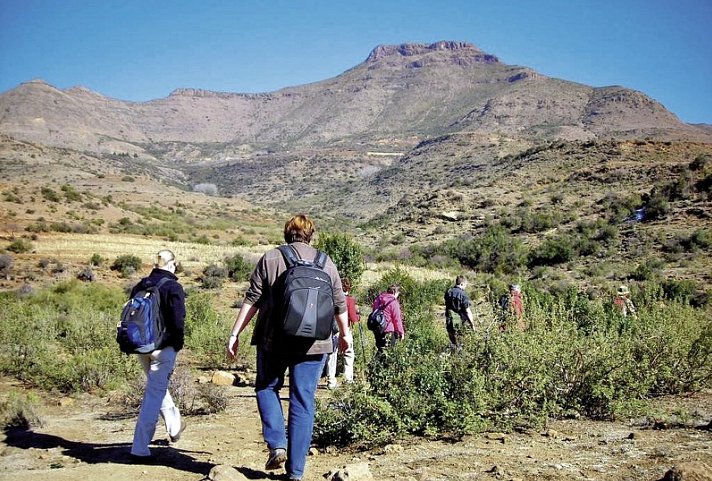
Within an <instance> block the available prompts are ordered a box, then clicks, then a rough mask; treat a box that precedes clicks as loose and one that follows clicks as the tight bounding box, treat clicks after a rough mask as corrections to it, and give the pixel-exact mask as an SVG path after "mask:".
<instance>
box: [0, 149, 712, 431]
mask: <svg viewBox="0 0 712 481" xmlns="http://www.w3.org/2000/svg"><path fill="white" fill-rule="evenodd" d="M710 164H711V162H710V159H709V157H708V156H699V157H697V158H695V160H694V161H693V162H692V163H690V165H689V166H687V167H685V168H680V169H679V170H678V171H677V172H676V174H677V175H676V177H675V178H672V179H668V180H665V181H662V180H661V181H659V182H657V183H656V184H655V186H654V187H653V188H651V189H650V190H649V192H647V193H644V194H635V193H632V194H626V195H621V194H618V193H613V192H609V193H606V194H603V195H602V196H601V197H600V199H598V201H597V203H596V204H595V205H594V206H593V207H591V208H592V209H594V210H595V212H593V214H591V213H590V212H589V215H586V216H580V215H579V214H578V213H574V212H573V211H572V209H571V208H570V207H571V206H570V205H568V206H567V204H566V203H565V199H564V198H563V196H561V195H558V194H556V193H553V194H550V202H551V206H550V208H549V206H547V207H546V208H542V207H534V206H533V205H531V204H529V203H528V202H526V201H524V202H522V203H521V204H520V205H518V206H517V207H516V208H515V209H514V210H512V211H511V213H509V212H508V211H506V210H502V211H499V212H498V213H497V215H491V216H488V217H486V218H485V220H484V222H483V223H482V224H481V226H480V227H479V228H478V230H476V231H475V230H473V231H471V232H465V233H462V234H461V235H459V236H457V237H456V238H451V239H450V240H445V241H437V242H423V243H420V244H409V243H408V241H407V233H406V232H397V231H393V232H387V235H384V239H385V240H384V241H383V243H382V244H381V245H379V246H378V248H377V249H369V248H366V247H363V246H360V245H359V244H358V243H356V242H355V241H354V240H353V239H352V238H351V237H350V236H349V235H347V234H343V233H338V234H336V233H330V232H328V230H327V229H325V230H323V231H322V232H323V233H320V235H318V237H317V239H316V243H315V245H316V246H317V247H319V248H321V249H323V250H325V251H327V252H328V253H329V254H330V255H331V257H332V259H334V262H335V263H336V264H337V266H338V267H339V269H340V271H341V272H342V275H343V276H344V277H350V278H351V279H352V280H353V281H354V282H355V284H356V286H357V288H356V290H355V292H354V294H355V295H356V297H357V299H358V300H359V304H360V305H361V306H362V314H366V312H364V311H367V310H368V309H367V308H366V307H365V306H367V305H368V304H369V303H370V301H371V300H372V298H373V296H374V295H375V294H376V293H378V292H379V291H380V290H383V289H385V287H386V286H387V285H388V284H390V283H398V284H400V285H401V287H402V297H401V302H402V305H403V308H404V313H405V319H406V328H407V332H408V335H407V338H406V340H405V341H404V342H402V343H400V344H399V345H397V346H396V347H395V348H394V349H391V350H390V351H388V352H387V353H386V354H385V355H383V356H376V355H375V354H374V353H375V347H374V346H373V339H372V335H371V334H370V333H369V332H368V331H366V330H365V324H364V323H362V325H361V326H359V327H360V328H358V327H357V328H356V329H355V332H354V334H355V349H356V353H357V366H358V367H357V382H356V383H355V384H354V385H353V386H351V387H347V388H345V389H341V390H338V391H335V392H334V393H332V394H330V395H329V397H327V398H325V399H322V400H320V406H319V410H318V416H317V423H316V429H315V433H316V441H317V442H318V443H320V444H342V445H343V444H359V445H374V444H381V443H386V442H389V441H392V440H394V439H397V438H401V437H403V436H408V435H419V436H438V437H441V436H455V437H457V436H461V435H464V434H466V433H471V432H477V431H483V430H510V429H515V428H526V427H531V426H541V425H543V424H545V423H546V420H547V419H549V418H551V417H568V416H587V417H592V418H604V419H605V418H613V417H619V416H627V415H633V414H640V413H646V412H648V411H647V408H646V404H645V401H646V399H649V398H651V397H653V396H659V395H662V394H670V393H673V394H676V393H687V392H694V391H697V390H700V389H705V388H710V387H712V315H711V305H710V302H709V290H708V289H707V288H706V286H704V285H703V284H702V283H700V282H699V281H696V280H692V279H684V278H679V279H678V278H672V277H665V276H664V275H663V273H664V272H665V269H666V268H667V267H668V266H669V263H671V262H683V261H684V262H689V263H694V262H696V260H698V259H701V258H703V257H709V255H710V249H711V248H712V231H711V230H710V228H709V227H708V226H704V225H702V226H699V225H698V226H695V227H691V228H689V229H687V230H683V229H678V230H676V231H675V232H674V234H671V235H667V236H663V235H651V236H649V237H648V238H644V237H645V236H639V237H635V236H633V235H632V234H631V231H632V230H633V226H636V225H641V226H645V225H649V224H650V223H654V222H659V221H660V220H662V219H665V218H666V216H669V215H670V212H671V208H672V206H673V204H674V203H676V202H682V201H686V200H690V199H707V200H709V199H710V192H711V190H712V189H711V186H712V181H710V173H709V168H710ZM124 180H125V181H127V182H129V181H133V180H134V179H133V178H131V179H128V178H126V179H124ZM58 185H59V184H58ZM4 194H5V198H6V199H7V200H9V201H12V202H15V203H22V202H23V201H24V200H23V198H22V196H21V195H20V194H19V193H18V191H7V192H5V193H4ZM38 194H39V195H38V198H40V199H41V200H42V201H43V202H44V203H47V204H48V205H50V206H51V207H55V205H56V204H64V205H67V204H74V205H82V206H84V207H83V208H86V209H88V210H92V209H91V208H90V206H87V205H86V204H87V203H89V204H91V205H98V202H99V201H98V200H97V201H96V202H94V200H96V198H94V197H92V196H90V195H88V194H87V193H85V192H78V191H76V190H74V189H73V188H71V187H70V186H61V187H55V188H51V187H43V188H41V189H40V190H39V192H38ZM488 202H489V201H488V199H485V200H483V201H482V203H483V205H485V204H488ZM101 203H102V205H109V204H110V205H115V204H114V201H113V199H111V198H110V196H106V197H104V198H102V199H101ZM120 207H121V208H122V209H124V210H126V211H127V212H129V214H127V215H126V217H122V218H119V220H117V221H111V222H107V223H106V225H105V226H104V228H105V229H109V230H110V231H111V232H113V233H116V234H133V235H136V234H138V235H141V236H158V237H161V238H163V239H167V240H176V239H178V238H183V239H188V240H190V241H192V242H194V243H196V242H197V243H201V244H213V243H215V244H217V243H219V242H220V241H218V240H217V239H216V238H215V237H214V235H215V234H214V232H215V231H220V230H223V231H224V230H227V229H235V230H236V231H237V230H238V229H237V228H236V226H237V225H238V223H237V222H236V221H235V219H230V218H229V217H218V216H215V217H213V218H211V216H210V215H207V214H206V215H205V216H204V217H202V218H199V216H197V215H194V213H192V212H191V211H190V209H189V208H187V207H186V206H180V205H176V206H175V207H173V208H162V207H141V206H136V205H131V204H126V203H122V204H121V206H120ZM567 208H568V210H567ZM77 210H79V209H77ZM211 212H212V211H211ZM636 215H639V216H640V217H636ZM70 218H71V216H70ZM72 219H73V222H72V223H69V222H67V221H58V222H51V223H50V222H48V221H45V220H44V219H41V220H39V219H38V220H37V221H36V222H35V223H34V224H30V225H29V227H28V228H27V231H28V232H30V233H32V234H34V233H38V232H49V231H58V232H75V233H77V232H91V231H92V230H91V229H96V228H98V227H99V226H101V225H102V224H101V223H100V222H98V221H99V220H101V219H96V220H87V219H82V218H81V215H76V218H72ZM376 224H377V223H374V224H370V225H363V226H361V227H363V228H365V229H366V228H373V227H376ZM229 234H230V235H231V236H232V237H231V238H232V239H233V240H232V241H229V240H228V241H226V242H229V243H230V245H232V246H254V245H255V244H267V243H278V242H279V235H278V234H277V231H276V230H256V229H253V228H252V227H245V226H244V225H240V229H239V232H230V233H229ZM532 234H536V236H532ZM40 242H42V241H41V240H40V241H39V242H36V241H35V240H33V239H31V238H30V239H28V238H25V237H22V238H13V239H12V240H11V241H10V243H9V244H6V245H5V249H6V251H7V253H2V254H0V275H2V276H7V277H10V276H11V275H12V274H13V272H14V271H15V270H16V268H17V267H16V266H17V262H16V259H15V257H16V256H18V258H19V256H22V255H28V253H30V252H31V251H32V250H33V248H34V246H36V245H41V244H40ZM652 244H655V248H651V247H650V246H651V245H652ZM384 246H385V247H384ZM92 249H94V247H92ZM96 249H97V253H95V254H93V255H91V258H90V259H88V263H90V264H91V265H92V266H94V267H99V266H101V265H107V266H108V267H109V268H110V269H112V270H114V271H116V272H117V273H118V274H119V276H120V277H121V278H122V279H129V278H131V279H133V280H135V279H136V275H137V272H139V270H140V269H141V268H142V264H141V259H140V258H138V257H136V256H134V255H125V256H120V257H119V258H117V259H115V260H114V261H113V263H111V261H110V260H109V259H110V257H109V256H108V255H106V254H105V253H100V252H101V251H100V247H99V246H97V247H96ZM626 250H627V252H634V253H635V255H636V256H637V258H636V259H635V260H633V261H629V262H627V263H625V264H624V263H618V260H619V259H618V258H617V257H616V255H617V254H619V253H620V252H624V251H626ZM91 252H92V251H91V250H90V251H88V253H87V254H86V255H85V257H84V259H85V262H86V261H87V259H86V258H88V257H89V254H90V253H91ZM364 258H369V259H370V260H374V261H377V262H381V261H382V262H387V263H390V264H395V265H396V266H397V267H395V268H394V269H391V270H389V271H387V272H386V273H385V274H384V275H382V276H381V277H379V278H378V279H377V280H376V281H375V282H374V283H371V282H370V281H369V283H368V284H366V283H363V284H360V283H359V280H360V279H362V278H363V277H365V276H363V274H364V264H363V262H362V261H363V259H364ZM221 259H222V260H221ZM578 261H582V265H583V266H584V267H581V269H582V271H583V272H584V274H585V275H586V276H588V277H590V278H591V280H592V281H591V283H590V284H591V285H592V286H594V285H595V286H594V287H591V286H588V287H580V288H579V287H575V286H574V285H573V283H571V282H569V280H568V279H564V278H563V277H558V276H557V275H556V273H555V271H554V268H557V267H558V268H560V269H561V271H564V270H567V269H569V266H573V265H574V263H575V262H578ZM33 262H34V263H37V265H39V267H40V268H41V269H43V270H44V271H45V272H46V273H49V274H53V275H58V276H59V275H60V274H63V273H65V272H66V270H67V267H66V265H64V262H62V261H59V260H57V259H54V258H52V257H51V256H47V258H42V259H40V260H39V262H37V261H36V260H34V261H33ZM614 262H616V264H615V265H612V264H613V263H614ZM196 264H198V263H197V262H196ZM412 266H417V267H420V268H428V269H438V270H439V271H440V272H441V273H443V275H441V276H439V277H440V278H442V277H443V276H445V277H447V278H448V280H447V281H443V280H423V279H416V278H414V277H413V276H412V275H411V271H412V269H411V267H412ZM252 268H253V265H252V260H251V259H249V258H246V257H244V256H243V255H238V254H236V255H233V256H227V257H223V253H222V252H221V253H220V254H219V256H216V257H215V258H211V260H210V261H209V262H205V263H203V264H201V265H200V267H199V268H198V269H196V271H195V272H194V273H193V275H194V276H195V277H194V279H195V280H196V281H198V282H200V288H199V289H198V288H192V289H189V290H188V294H189V295H188V298H187V311H188V319H187V324H186V325H187V332H186V355H185V356H181V359H184V360H185V361H184V362H186V364H183V365H181V366H179V369H177V371H176V375H175V376H174V387H175V389H176V392H177V393H178V394H177V395H176V399H177V401H178V402H179V404H181V406H184V407H187V408H188V410H189V411H190V412H205V411H216V410H219V409H222V408H224V403H225V398H224V396H223V395H221V393H220V392H219V391H213V392H208V391H209V388H205V390H204V391H205V392H200V393H196V392H195V388H194V387H191V385H192V383H191V381H190V379H191V376H190V373H189V371H188V370H189V369H191V368H193V369H195V368H200V369H214V368H218V367H221V368H229V367H235V366H231V365H229V364H227V361H226V359H225V356H224V343H225V333H226V332H228V330H229V328H230V325H231V324H232V322H233V319H234V312H233V311H226V310H224V309H223V310H221V308H220V307H219V306H220V304H221V302H220V301H221V300H222V299H221V297H220V296H221V295H222V294H223V292H224V291H223V290H221V289H225V287H226V285H227V286H228V287H230V288H231V289H234V288H235V284H234V283H238V284H237V286H239V287H238V289H240V288H242V286H241V285H240V284H239V283H242V282H244V281H245V280H246V279H247V276H248V275H249V273H250V272H251V270H252ZM462 270H465V271H466V272H467V275H468V277H469V278H470V279H471V286H472V288H471V294H472V297H473V299H477V300H478V302H479V304H478V319H479V320H480V324H479V326H478V330H477V331H476V332H474V333H472V334H471V335H470V336H469V337H468V338H467V339H466V341H465V343H464V347H463V349H462V350H461V351H454V352H453V351H451V350H449V348H448V340H447V335H446V333H445V331H444V328H443V325H442V324H443V323H442V319H441V317H442V316H441V313H440V310H439V309H440V305H441V304H442V295H443V292H444V290H445V288H446V287H448V286H449V284H450V283H451V280H450V279H451V278H454V276H455V275H456V274H457V273H460V272H461V271H462ZM29 280H30V281H31V280H32V279H29ZM509 280H517V281H519V282H520V283H522V284H524V287H525V299H526V309H527V321H528V323H529V326H530V328H529V330H528V331H526V332H518V331H516V330H515V331H513V330H506V331H504V332H501V331H500V330H499V329H498V328H497V325H498V321H497V317H498V313H497V310H496V308H495V306H496V302H495V299H496V294H497V293H501V292H503V290H504V288H505V286H506V284H507V282H508V281H509ZM126 282H128V281H126ZM618 282H626V283H629V284H630V285H631V288H632V290H633V299H634V302H635V303H636V305H637V307H638V311H639V314H638V316H637V317H635V318H621V317H620V316H618V315H617V314H616V313H615V312H613V311H612V310H611V309H610V307H609V304H610V294H611V292H610V289H611V288H614V285H615V284H617V283H618ZM606 286H608V287H606ZM125 296H126V293H125V292H124V291H123V290H122V289H120V288H118V287H113V288H112V287H107V286H103V285H102V284H100V283H96V282H94V283H82V282H78V281H76V280H73V281H67V280H63V281H59V282H55V283H54V284H53V285H51V286H49V287H46V288H37V289H35V288H32V287H29V285H27V287H23V288H22V289H19V290H18V291H16V292H5V293H1V294H0V305H2V313H1V314H0V372H1V373H3V374H5V375H12V376H15V377H17V378H18V379H21V380H23V381H25V382H26V383H28V385H31V386H35V387H38V388H41V389H46V390H51V391H58V392H62V393H75V392H78V391H92V392H98V393H106V392H108V391H113V390H117V389H118V390H125V391H127V392H131V391H140V390H137V389H132V386H135V385H136V383H137V379H141V375H140V373H139V369H138V364H137V363H136V362H135V360H134V359H132V358H131V357H128V356H125V355H122V354H120V353H119V351H118V349H117V348H116V345H115V342H114V335H115V326H116V322H117V319H118V313H119V311H120V307H121V305H122V303H123V302H124V300H125ZM236 298H239V296H236ZM222 304H224V302H223V303H222ZM230 307H235V306H230ZM223 308H224V306H223ZM364 317H365V315H364ZM362 329H363V330H362ZM247 338H249V333H245V334H244V335H243V339H247ZM240 349H241V353H240V359H241V361H240V362H241V365H240V366H239V367H240V368H247V367H251V364H252V363H253V362H254V352H253V349H251V348H250V346H249V343H248V342H243V343H242V345H241V346H240ZM188 363H189V364H188ZM34 404H35V400H33V399H30V398H29V397H26V398H22V397H18V396H16V395H15V394H13V395H12V396H11V397H10V398H9V399H8V400H7V401H6V402H5V405H4V406H2V410H3V411H4V412H5V413H6V416H5V418H6V421H5V422H6V423H8V422H9V423H16V422H20V421H18V420H21V419H22V418H23V417H24V418H36V417H37V416H36V414H34V413H33V410H32V406H33V405H34ZM13 413H14V414H13ZM7 420H11V421H7ZM12 420H14V421H12Z"/></svg>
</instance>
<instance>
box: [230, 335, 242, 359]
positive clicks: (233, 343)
mask: <svg viewBox="0 0 712 481" xmlns="http://www.w3.org/2000/svg"><path fill="white" fill-rule="evenodd" d="M239 347H240V339H239V338H238V337H237V336H235V335H231V336H230V339H228V341H227V357H229V358H230V359H235V356H237V350H238V348H239Z"/></svg>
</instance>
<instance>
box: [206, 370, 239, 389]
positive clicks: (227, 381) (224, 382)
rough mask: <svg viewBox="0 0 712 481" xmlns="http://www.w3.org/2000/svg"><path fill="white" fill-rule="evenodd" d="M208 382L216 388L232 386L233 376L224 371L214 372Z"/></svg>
mask: <svg viewBox="0 0 712 481" xmlns="http://www.w3.org/2000/svg"><path fill="white" fill-rule="evenodd" d="M210 382H211V383H213V384H215V385H217V386H232V385H233V384H234V383H235V375H234V374H231V373H229V372H226V371H215V372H214V373H213V376H212V377H211V378H210Z"/></svg>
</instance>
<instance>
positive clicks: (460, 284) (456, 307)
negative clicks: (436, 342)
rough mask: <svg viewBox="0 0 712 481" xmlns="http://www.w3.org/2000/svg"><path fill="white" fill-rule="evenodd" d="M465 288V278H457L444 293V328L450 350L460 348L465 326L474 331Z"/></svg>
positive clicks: (468, 297) (468, 298)
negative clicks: (453, 284) (452, 285)
mask: <svg viewBox="0 0 712 481" xmlns="http://www.w3.org/2000/svg"><path fill="white" fill-rule="evenodd" d="M466 288H467V279H465V276H457V279H455V286H454V287H451V288H449V289H448V290H447V291H445V327H446V329H447V334H448V337H449V338H450V347H451V348H452V349H461V348H462V343H461V342H460V338H461V337H462V333H463V330H464V328H465V325H467V326H468V327H469V328H470V329H471V330H472V331H474V330H475V323H474V318H473V316H472V309H471V308H470V304H471V302H470V296H468V295H467V292H465V289H466ZM453 314H455V315H456V316H457V317H455V315H453Z"/></svg>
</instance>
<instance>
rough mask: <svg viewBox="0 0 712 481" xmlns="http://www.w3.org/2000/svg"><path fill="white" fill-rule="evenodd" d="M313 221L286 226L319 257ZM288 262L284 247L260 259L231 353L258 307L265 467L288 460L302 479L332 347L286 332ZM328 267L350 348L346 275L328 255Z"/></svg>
mask: <svg viewBox="0 0 712 481" xmlns="http://www.w3.org/2000/svg"><path fill="white" fill-rule="evenodd" d="M314 231H315V226H314V222H313V221H312V220H311V219H309V218H308V217H307V216H306V215H303V214H299V215H296V216H294V217H292V218H291V219H289V220H288V221H287V222H286V224H285V226H284V240H285V242H286V243H287V244H288V245H289V246H288V247H289V248H292V249H295V250H296V252H297V253H298V254H299V257H300V258H302V259H314V258H315V256H316V254H317V250H316V249H314V248H313V247H312V246H310V245H309V243H310V242H311V239H312V236H313V235H314ZM286 270H287V265H286V262H285V259H284V256H283V254H282V252H281V251H280V250H279V248H276V249H272V250H269V251H267V252H266V253H265V254H264V255H263V256H262V258H261V259H260V260H259V261H258V262H257V266H255V269H254V272H253V273H252V276H251V278H250V286H249V287H248V289H247V292H246V293H245V298H244V301H243V303H242V307H241V308H240V312H239V313H238V314H237V319H236V320H235V324H234V325H233V328H232V331H231V334H230V339H229V340H228V343H227V353H228V356H229V357H230V358H234V357H235V355H236V354H237V352H238V348H239V339H238V336H239V335H240V333H241V332H242V331H243V330H244V329H245V327H247V325H248V323H249V322H250V321H251V320H252V318H253V316H254V315H255V314H256V313H257V321H256V324H255V328H254V331H253V334H252V344H253V345H255V346H256V347H257V379H256V381H255V393H256V398H257V407H258V409H259V412H260V419H261V421H262V436H263V438H264V440H265V442H266V443H267V447H268V448H269V456H268V458H267V462H266V464H265V469H266V470H276V469H281V468H282V466H283V465H284V467H285V469H286V475H287V477H288V479H291V480H299V479H302V477H303V476H304V468H305V465H306V458H307V454H308V452H309V447H310V444H311V439H312V429H313V427H314V413H315V400H314V397H315V395H316V389H317V385H318V383H319V378H320V376H321V372H322V369H323V367H324V362H325V360H326V355H327V354H329V353H331V352H332V350H333V347H332V340H331V337H330V336H329V337H327V338H326V339H324V340H315V339H309V338H305V337H296V336H287V335H285V334H284V333H283V331H282V327H283V322H282V321H283V318H282V317H283V316H280V314H279V308H278V307H277V306H278V305H279V303H280V301H281V300H282V296H283V292H281V290H280V288H279V287H280V282H278V280H279V278H280V276H281V274H282V273H284V272H285V271H286ZM324 271H325V272H326V273H327V274H328V276H329V277H330V279H331V283H332V286H331V287H332V297H333V303H334V310H335V315H336V321H337V325H338V330H339V348H341V349H342V350H344V351H346V350H349V349H351V344H352V338H351V331H350V329H349V326H348V318H347V312H346V299H345V297H344V292H343V290H342V288H341V278H340V277H339V273H338V271H337V270H336V266H335V265H334V263H333V262H332V260H331V259H330V258H328V256H327V258H326V263H325V266H324ZM287 369H289V413H288V419H287V423H288V428H287V429H285V419H284V413H283V412H282V404H281V402H280V397H279V391H280V389H281V388H282V386H283V385H284V375H285V371H286V370H287Z"/></svg>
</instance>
